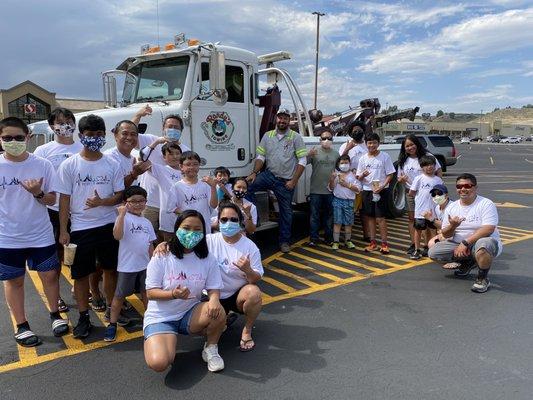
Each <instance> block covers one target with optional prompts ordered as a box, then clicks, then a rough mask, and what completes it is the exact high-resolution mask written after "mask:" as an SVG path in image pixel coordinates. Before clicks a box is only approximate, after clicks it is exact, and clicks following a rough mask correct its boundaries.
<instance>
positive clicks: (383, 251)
mask: <svg viewBox="0 0 533 400" xmlns="http://www.w3.org/2000/svg"><path fill="white" fill-rule="evenodd" d="M379 252H380V253H381V254H389V253H390V250H389V245H388V244H382V245H381V248H380V249H379Z"/></svg>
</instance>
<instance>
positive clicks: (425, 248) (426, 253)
mask: <svg viewBox="0 0 533 400" xmlns="http://www.w3.org/2000/svg"><path fill="white" fill-rule="evenodd" d="M428 252H429V247H422V252H421V254H422V257H427V256H428Z"/></svg>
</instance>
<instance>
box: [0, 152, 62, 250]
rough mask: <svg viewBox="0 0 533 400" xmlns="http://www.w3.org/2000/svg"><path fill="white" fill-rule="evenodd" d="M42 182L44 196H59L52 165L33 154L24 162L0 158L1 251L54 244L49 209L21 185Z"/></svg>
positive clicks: (0, 156)
mask: <svg viewBox="0 0 533 400" xmlns="http://www.w3.org/2000/svg"><path fill="white" fill-rule="evenodd" d="M41 178H43V184H42V186H41V188H42V190H43V192H45V193H49V192H57V190H58V187H57V186H58V182H57V176H56V173H55V171H54V167H53V165H52V163H51V162H50V161H48V160H45V159H44V158H41V157H37V156H35V155H34V154H31V153H30V154H29V155H28V158H27V159H26V160H24V161H21V162H13V161H9V160H6V158H5V155H4V154H2V155H0V248H6V249H23V248H28V247H46V246H50V245H53V244H54V243H55V240H54V233H53V231H52V224H51V222H50V218H49V217H48V211H46V206H45V205H43V204H41V203H39V202H38V201H37V199H35V198H34V197H33V195H32V194H31V193H30V192H28V191H27V190H26V189H24V187H23V186H22V185H21V182H23V181H25V180H28V179H41Z"/></svg>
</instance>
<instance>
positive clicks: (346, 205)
mask: <svg viewBox="0 0 533 400" xmlns="http://www.w3.org/2000/svg"><path fill="white" fill-rule="evenodd" d="M353 203H354V201H353V199H339V198H338V197H334V198H333V202H332V205H333V223H334V224H337V225H339V224H340V225H352V224H353Z"/></svg>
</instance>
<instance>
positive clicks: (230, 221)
mask: <svg viewBox="0 0 533 400" xmlns="http://www.w3.org/2000/svg"><path fill="white" fill-rule="evenodd" d="M218 220H219V222H220V223H219V228H220V232H218V233H213V234H211V235H207V247H208V248H209V252H210V254H213V256H214V257H215V259H217V260H218V266H219V268H220V273H221V274H222V282H223V284H224V285H223V288H222V289H221V290H220V299H221V300H220V303H221V304H222V306H223V307H224V310H225V311H226V313H228V312H230V311H233V312H235V313H238V314H243V315H244V318H245V324H244V328H243V330H242V334H241V340H240V344H239V348H240V350H241V351H243V352H247V351H251V350H253V349H254V347H255V343H254V340H253V339H252V328H253V325H254V322H255V320H256V318H257V316H258V315H259V312H260V311H261V290H260V289H259V287H257V282H258V281H259V280H260V279H261V277H262V276H263V273H264V271H263V265H262V264H261V254H260V252H259V249H258V248H257V246H256V245H255V244H254V242H252V241H251V240H250V239H248V238H247V237H246V236H244V235H242V233H241V232H242V228H243V223H244V217H243V214H242V213H241V210H240V208H239V207H238V206H237V205H236V204H234V203H231V202H229V201H222V202H221V203H220V205H219V206H218Z"/></svg>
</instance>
